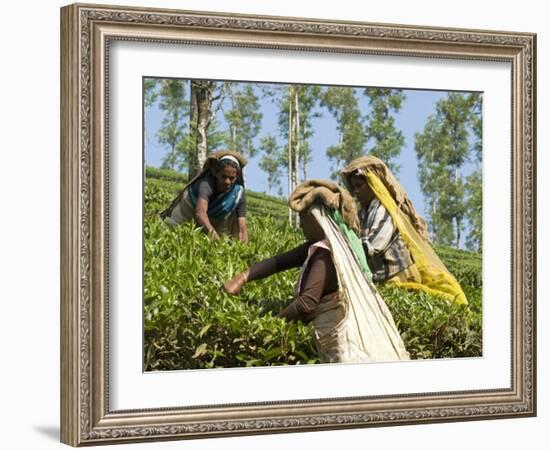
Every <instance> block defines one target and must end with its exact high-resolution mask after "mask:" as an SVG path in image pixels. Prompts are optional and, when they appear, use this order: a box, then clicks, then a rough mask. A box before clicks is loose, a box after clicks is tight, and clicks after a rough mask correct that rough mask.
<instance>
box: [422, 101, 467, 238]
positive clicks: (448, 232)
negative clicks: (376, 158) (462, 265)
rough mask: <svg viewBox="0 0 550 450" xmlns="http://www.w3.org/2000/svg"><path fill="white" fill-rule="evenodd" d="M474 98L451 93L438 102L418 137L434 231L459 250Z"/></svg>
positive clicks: (423, 181)
mask: <svg viewBox="0 0 550 450" xmlns="http://www.w3.org/2000/svg"><path fill="white" fill-rule="evenodd" d="M471 114H472V98H471V97H470V96H468V95H464V94H459V93H450V94H448V95H447V97H445V98H443V99H441V100H439V101H438V102H437V105H436V112H435V114H433V115H432V116H430V117H429V118H428V121H427V123H426V126H425V128H424V131H423V133H417V134H416V135H415V150H416V155H417V158H418V161H419V179H420V187H421V190H422V192H423V193H424V196H425V197H426V199H427V201H428V204H429V208H430V210H429V212H428V215H429V217H430V226H431V231H432V233H433V235H434V239H435V240H436V241H437V242H439V243H442V244H446V245H454V246H455V247H456V248H459V247H460V243H461V238H462V232H463V230H464V219H465V215H466V209H467V205H466V200H465V182H464V178H463V176H462V174H461V169H462V167H463V165H464V164H465V163H466V161H467V160H468V156H469V153H470V143H469V131H468V126H469V124H470V119H471Z"/></svg>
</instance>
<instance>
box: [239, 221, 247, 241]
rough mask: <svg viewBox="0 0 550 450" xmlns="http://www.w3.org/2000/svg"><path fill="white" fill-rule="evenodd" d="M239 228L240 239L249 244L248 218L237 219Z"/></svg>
mask: <svg viewBox="0 0 550 450" xmlns="http://www.w3.org/2000/svg"><path fill="white" fill-rule="evenodd" d="M237 226H238V228H239V239H240V240H241V242H244V243H247V242H248V228H247V226H246V217H238V218H237Z"/></svg>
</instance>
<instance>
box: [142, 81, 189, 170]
mask: <svg viewBox="0 0 550 450" xmlns="http://www.w3.org/2000/svg"><path fill="white" fill-rule="evenodd" d="M149 86H150V85H149ZM148 89H149V91H148V94H149V99H150V98H151V95H152V91H151V88H150V87H149V88H148ZM146 92H147V91H146ZM158 95H159V96H160V103H159V108H160V110H161V111H163V112H164V118H163V119H162V123H161V127H160V129H159V131H158V134H157V137H158V140H159V142H160V143H162V144H164V145H166V146H168V153H167V154H166V156H165V157H164V159H163V161H162V166H163V167H167V168H170V169H172V170H175V169H176V166H177V165H178V159H179V158H180V157H181V154H180V151H179V150H180V147H179V143H180V141H181V140H182V139H183V138H184V135H185V118H186V116H188V115H189V105H188V103H187V102H186V99H185V85H184V81H183V80H176V79H166V80H162V82H161V83H160V90H159V94H158ZM146 100H147V97H146ZM149 101H150V100H149Z"/></svg>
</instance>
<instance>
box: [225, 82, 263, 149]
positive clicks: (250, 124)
mask: <svg viewBox="0 0 550 450" xmlns="http://www.w3.org/2000/svg"><path fill="white" fill-rule="evenodd" d="M227 86H228V87H227V91H228V94H229V102H230V104H231V109H230V110H229V111H226V112H225V114H224V115H225V119H226V120H227V123H228V125H229V133H228V137H227V144H228V146H229V148H231V149H234V150H237V151H239V152H241V153H244V154H245V155H247V156H251V157H253V156H255V155H256V154H257V153H258V149H257V148H255V147H254V143H253V142H254V138H255V137H256V136H257V135H258V133H259V132H260V126H261V120H262V113H261V108H260V103H259V98H258V96H257V95H256V93H255V91H254V86H253V85H252V84H251V83H246V84H244V86H243V85H241V84H238V83H228V84H227Z"/></svg>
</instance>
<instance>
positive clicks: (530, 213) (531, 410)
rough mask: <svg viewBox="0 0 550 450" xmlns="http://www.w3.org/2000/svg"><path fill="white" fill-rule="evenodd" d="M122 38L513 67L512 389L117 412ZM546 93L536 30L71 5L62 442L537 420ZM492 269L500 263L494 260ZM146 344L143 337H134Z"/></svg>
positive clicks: (65, 88)
mask: <svg viewBox="0 0 550 450" xmlns="http://www.w3.org/2000/svg"><path fill="white" fill-rule="evenodd" d="M120 41H132V42H136V43H155V44H158V45H166V46H168V45H170V46H172V45H184V46H186V45H187V46H193V45H203V46H213V47H217V48H230V47H232V48H242V49H244V48H250V49H255V50H260V51H261V50H265V51H268V50H270V51H272V50H277V51H291V52H295V53H296V55H297V57H299V56H300V54H301V53H304V52H313V53H316V54H342V55H350V54H351V55H358V56H361V55H380V56H385V57H395V58H401V57H407V58H412V60H413V61H417V63H421V62H422V61H426V60H438V61H441V60H443V61H445V60H449V61H463V62H464V63H466V64H471V65H475V64H476V63H479V62H501V63H506V64H509V66H510V70H511V73H510V79H511V84H510V90H509V92H507V93H506V94H507V95H509V96H510V98H511V108H510V109H511V117H510V121H509V125H508V124H504V126H505V127H506V128H509V129H510V130H511V133H510V134H511V139H510V143H511V145H510V148H509V149H502V152H504V153H503V154H505V155H506V156H509V157H510V159H511V174H510V180H511V182H510V184H509V186H508V188H509V191H510V198H511V202H510V203H511V204H510V211H509V212H510V217H511V223H510V224H503V226H506V227H509V230H510V231H509V238H510V242H509V245H510V248H511V257H510V260H511V267H510V273H509V276H510V298H507V299H501V300H503V302H505V305H506V309H507V310H508V311H509V315H508V316H507V317H509V318H510V320H509V330H510V339H509V340H510V343H509V348H510V352H509V353H510V354H509V365H508V368H507V370H508V371H509V372H508V373H507V374H506V375H507V376H508V377H509V380H510V383H509V385H507V386H505V387H502V386H500V385H499V386H495V387H494V388H491V387H488V388H484V389H471V390H470V389H458V390H452V389H451V390H446V391H445V390H438V391H428V392H415V391H411V392H406V393H403V392H400V393H394V394H383V395H367V396H365V395H359V394H358V395H356V396H346V397H331V398H328V397H323V398H317V397H315V398H307V399H302V398H300V399H299V398H289V397H285V398H284V399H283V400H265V399H258V401H252V402H251V401H244V400H242V401H235V402H231V403H223V402H218V403H217V404H216V403H209V404H205V405H197V404H181V405H177V406H163V405H159V406H158V407H143V408H130V409H116V408H113V405H112V398H113V391H112V389H113V386H112V385H111V384H110V380H111V372H110V365H111V362H112V358H113V355H112V354H111V353H110V345H109V344H110V339H111V333H112V332H113V329H112V327H113V326H114V324H113V323H111V322H110V320H109V319H110V303H109V300H110V294H109V292H110V291H109V287H110V284H111V283H112V281H113V279H112V276H113V273H111V271H110V266H109V260H110V257H112V255H111V253H110V252H111V251H112V245H110V244H112V243H111V242H110V240H109V236H110V234H109V226H110V222H109V218H110V213H111V211H110V207H111V205H110V203H109V199H110V197H109V192H110V187H111V183H112V182H113V179H112V177H113V176H116V172H110V170H109V169H110V165H109V162H110V157H111V154H110V152H109V136H110V132H111V131H112V130H111V129H110V127H111V123H110V110H109V105H110V96H111V95H112V94H113V93H112V92H111V85H110V78H109V74H110V72H109V71H110V67H111V64H112V63H113V61H112V59H111V46H112V45H113V44H114V43H116V42H120ZM215 75H216V74H213V75H212V76H215ZM535 89H536V36H535V35H534V34H530V33H509V32H497V31H484V30H462V29H444V28H431V27H430V28H428V27H420V26H405V25H384V24H371V23H359V22H346V23H343V22H333V21H327V20H314V19H297V18H283V17H260V16H248V15H238V14H218V13H202V12H191V11H172V10H159V9H143V8H130V7H111V6H97V5H84V4H75V5H70V6H67V7H64V8H62V9H61V236H62V239H61V242H62V245H61V440H62V442H64V443H66V444H70V445H73V446H80V445H97V444H110V443H122V442H138V441H147V440H164V439H193V438H199V437H216V436H225V437H227V436H232V435H246V434H261V433H277V432H299V431H315V430H327V429H341V428H352V427H369V426H383V425H400V424H421V423H429V422H445V421H458V420H480V419H497V418H505V417H529V416H534V415H535V414H536V334H535V333H536V326H535V325H536V305H535V298H536V292H535V290H536V251H535V248H536V210H535V205H536V201H535V200H536V185H535V184H536V163H535V161H536V158H535V151H536V148H535V146H536V110H535V106H536V105H535V98H536V92H535ZM140 94H141V92H139V93H136V95H140ZM138 133H140V131H138ZM138 150H139V149H138ZM493 194H494V193H487V194H486V195H493ZM486 198H488V197H486ZM484 270H485V271H487V270H490V268H488V267H487V266H485V267H484ZM136 282H137V283H139V284H140V283H141V282H140V281H139V280H138V281H136ZM484 295H485V296H491V286H486V290H485V291H484ZM139 304H140V299H137V300H136V305H139ZM484 320H485V318H484ZM136 346H138V347H140V346H141V343H140V342H136ZM484 357H485V355H484ZM290 369H291V370H292V368H290ZM312 369H315V368H312ZM242 370H255V369H242ZM138 403H139V399H138Z"/></svg>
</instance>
